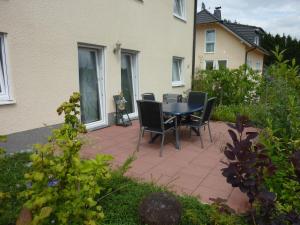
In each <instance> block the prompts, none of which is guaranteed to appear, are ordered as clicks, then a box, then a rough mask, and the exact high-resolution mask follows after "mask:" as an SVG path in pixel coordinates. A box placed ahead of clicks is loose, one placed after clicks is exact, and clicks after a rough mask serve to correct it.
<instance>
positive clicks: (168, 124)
mask: <svg viewBox="0 0 300 225" xmlns="http://www.w3.org/2000/svg"><path fill="white" fill-rule="evenodd" d="M137 107H138V113H139V121H140V133H139V140H138V144H137V151H139V146H140V142H141V139H142V136H143V134H144V132H150V133H151V134H153V133H154V134H160V135H161V137H162V138H161V146H160V156H162V151H163V145H164V140H165V133H166V132H167V131H176V130H177V129H176V128H177V121H176V117H175V116H174V117H171V118H169V119H168V120H166V121H164V119H163V111H162V103H161V102H155V101H149V100H138V101H137Z"/></svg>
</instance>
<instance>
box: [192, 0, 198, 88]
mask: <svg viewBox="0 0 300 225" xmlns="http://www.w3.org/2000/svg"><path fill="white" fill-rule="evenodd" d="M197 2H198V1H197V0H195V1H194V29H193V55H192V81H191V82H192V84H191V87H192V90H193V86H194V85H193V83H194V82H193V80H194V78H195V58H196V26H197V24H196V20H197Z"/></svg>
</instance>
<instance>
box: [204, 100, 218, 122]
mask: <svg viewBox="0 0 300 225" xmlns="http://www.w3.org/2000/svg"><path fill="white" fill-rule="evenodd" d="M216 99H217V98H215V97H214V98H210V99H208V100H207V102H206V104H205V107H204V111H203V116H202V123H206V122H207V121H209V120H210V117H211V114H212V111H213V107H214V104H215V101H216Z"/></svg>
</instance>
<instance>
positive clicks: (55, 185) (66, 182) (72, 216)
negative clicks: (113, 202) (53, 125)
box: [22, 93, 111, 225]
mask: <svg viewBox="0 0 300 225" xmlns="http://www.w3.org/2000/svg"><path fill="white" fill-rule="evenodd" d="M79 100H80V95H79V94H78V93H74V94H73V95H72V96H71V97H70V99H69V101H68V102H64V103H63V104H62V105H61V106H60V107H59V108H58V109H57V112H58V114H59V115H61V114H62V113H64V114H65V123H64V124H63V125H62V126H61V127H60V128H59V129H57V130H54V131H53V135H52V136H51V137H50V138H49V143H47V144H45V145H36V146H35V150H36V152H35V153H34V154H32V155H31V157H30V158H31V160H32V170H31V171H30V172H28V173H26V174H25V177H26V180H27V182H28V185H29V188H28V189H27V190H26V191H24V192H23V193H22V195H23V196H24V197H25V198H26V202H25V204H24V206H25V207H26V208H28V209H30V210H31V212H32V214H33V221H32V224H33V225H34V224H51V223H55V224H86V225H93V224H99V222H100V221H101V220H102V219H103V217H104V214H103V210H102V207H101V205H100V202H98V201H97V197H99V195H100V194H101V193H102V192H103V189H104V188H103V183H104V182H105V181H106V180H107V179H109V178H110V172H109V167H108V162H109V160H111V157H110V156H105V155H98V156H96V158H95V159H92V160H84V161H82V160H80V157H79V150H80V148H81V146H82V142H81V141H80V139H79V138H78V135H79V134H80V133H84V132H86V129H85V127H84V125H82V124H81V123H80V121H79V119H78V115H79V110H78V108H79V103H78V102H79Z"/></svg>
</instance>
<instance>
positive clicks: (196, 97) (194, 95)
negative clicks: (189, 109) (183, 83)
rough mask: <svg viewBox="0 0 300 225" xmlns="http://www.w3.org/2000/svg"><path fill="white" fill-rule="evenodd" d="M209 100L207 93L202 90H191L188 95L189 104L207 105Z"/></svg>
mask: <svg viewBox="0 0 300 225" xmlns="http://www.w3.org/2000/svg"><path fill="white" fill-rule="evenodd" d="M206 101H207V93H205V92H200V91H191V92H190V93H189V95H188V103H189V104H195V105H196V104H197V105H205V103H206Z"/></svg>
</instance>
